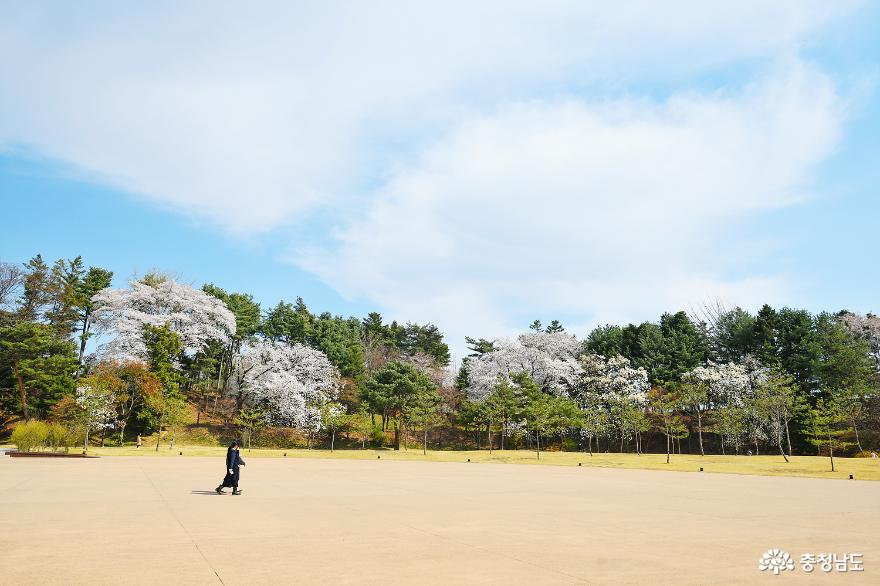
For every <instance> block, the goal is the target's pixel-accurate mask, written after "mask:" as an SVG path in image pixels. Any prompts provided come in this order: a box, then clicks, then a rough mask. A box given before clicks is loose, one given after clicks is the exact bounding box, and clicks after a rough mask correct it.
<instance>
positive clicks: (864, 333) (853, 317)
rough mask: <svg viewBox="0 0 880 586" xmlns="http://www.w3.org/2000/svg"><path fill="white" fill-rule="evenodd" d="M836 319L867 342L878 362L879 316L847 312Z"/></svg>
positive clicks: (879, 348)
mask: <svg viewBox="0 0 880 586" xmlns="http://www.w3.org/2000/svg"><path fill="white" fill-rule="evenodd" d="M837 319H838V320H840V323H842V324H843V325H844V326H846V328H847V329H848V330H849V331H850V332H852V333H853V334H854V335H856V336H858V337H859V338H864V339H865V340H867V341H868V343H869V344H870V345H871V351H872V352H873V353H874V356H875V357H876V358H877V359H878V362H880V316H876V315H874V314H873V313H869V314H867V315H862V314H860V313H852V312H850V311H847V312H844V313H842V314H841V315H840V316H839V317H838V318H837Z"/></svg>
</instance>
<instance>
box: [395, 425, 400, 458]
mask: <svg viewBox="0 0 880 586" xmlns="http://www.w3.org/2000/svg"><path fill="white" fill-rule="evenodd" d="M394 449H395V450H397V451H400V425H399V424H398V423H397V422H396V421H395V422H394Z"/></svg>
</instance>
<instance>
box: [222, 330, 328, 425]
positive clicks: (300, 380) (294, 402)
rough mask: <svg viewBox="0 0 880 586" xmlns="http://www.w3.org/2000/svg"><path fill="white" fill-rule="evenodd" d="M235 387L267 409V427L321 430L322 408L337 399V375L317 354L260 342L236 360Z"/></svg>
mask: <svg viewBox="0 0 880 586" xmlns="http://www.w3.org/2000/svg"><path fill="white" fill-rule="evenodd" d="M233 377H234V385H235V386H236V387H237V390H240V391H242V393H243V394H244V396H246V397H247V398H249V399H250V400H251V401H253V402H254V403H258V404H261V405H264V406H265V407H266V414H267V418H268V420H269V422H270V423H274V424H277V425H287V426H291V427H300V428H304V429H308V430H309V431H310V432H313V431H317V430H319V429H320V428H321V406H322V405H323V404H325V403H327V402H328V401H334V400H336V399H337V398H338V395H339V388H338V384H337V381H338V379H339V373H338V371H337V370H336V368H335V367H334V366H333V365H332V364H331V363H330V361H329V360H328V359H327V356H326V355H325V354H324V353H323V352H321V351H320V350H315V349H314V348H309V347H308V346H304V345H302V344H293V345H290V344H285V343H283V342H270V341H267V340H259V341H256V342H252V343H249V344H247V345H246V346H244V347H243V348H242V351H241V353H240V354H238V355H237V356H236V357H235V374H234V375H233Z"/></svg>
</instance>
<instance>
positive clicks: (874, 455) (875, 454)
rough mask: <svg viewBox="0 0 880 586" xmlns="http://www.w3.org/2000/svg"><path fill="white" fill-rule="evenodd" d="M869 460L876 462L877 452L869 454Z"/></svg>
mask: <svg viewBox="0 0 880 586" xmlns="http://www.w3.org/2000/svg"><path fill="white" fill-rule="evenodd" d="M871 458H873V459H874V460H876V459H877V452H871Z"/></svg>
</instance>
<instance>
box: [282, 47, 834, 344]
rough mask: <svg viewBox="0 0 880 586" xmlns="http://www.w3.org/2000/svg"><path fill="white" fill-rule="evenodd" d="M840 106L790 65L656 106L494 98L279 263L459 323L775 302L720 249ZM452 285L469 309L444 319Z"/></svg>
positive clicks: (790, 175) (759, 278)
mask: <svg viewBox="0 0 880 586" xmlns="http://www.w3.org/2000/svg"><path fill="white" fill-rule="evenodd" d="M841 116H842V112H841V111H840V104H839V99H838V98H837V96H836V94H835V91H834V88H833V86H832V84H831V83H830V81H829V80H828V79H827V78H826V77H824V76H822V75H821V74H819V73H817V72H815V71H812V70H810V69H808V68H805V67H803V66H801V65H798V64H792V65H790V66H789V68H788V69H787V70H786V71H785V72H784V75H783V74H778V75H774V76H772V77H769V78H768V79H766V80H763V81H760V82H757V83H755V84H754V85H752V86H751V87H749V88H747V89H746V90H743V91H738V92H730V93H713V94H707V95H698V94H687V95H676V96H673V97H671V98H669V99H668V100H666V101H663V102H661V103H652V102H647V101H632V100H620V101H610V102H602V103H598V104H596V103H590V102H587V101H584V100H579V99H565V100H554V101H530V102H526V103H521V104H511V105H507V106H505V107H502V108H500V109H499V110H498V111H497V112H496V113H494V114H492V115H490V116H486V117H480V118H474V119H471V120H468V121H466V122H464V123H462V124H460V125H459V126H458V127H457V128H456V129H455V130H453V131H451V132H450V133H449V135H448V136H446V137H444V138H443V139H441V140H439V141H437V142H436V143H434V144H433V145H431V146H429V147H427V148H425V149H424V151H423V152H422V153H421V155H420V156H419V157H418V158H417V160H416V161H415V162H414V163H413V164H411V165H409V166H406V167H404V168H401V169H399V170H398V171H397V172H395V173H394V175H393V176H392V177H391V178H390V179H389V181H388V182H387V184H386V185H384V186H383V188H382V189H381V190H379V192H378V193H376V194H375V196H374V198H373V203H372V205H371V207H370V209H369V211H368V212H367V214H366V215H365V216H364V217H363V218H361V219H358V220H356V221H354V222H352V223H351V224H349V225H348V226H346V228H345V229H344V230H340V231H339V232H338V233H337V235H336V240H337V243H338V245H337V246H335V247H332V248H329V249H323V250H315V249H307V250H303V251H300V253H299V254H298V255H296V258H298V259H299V262H300V263H301V264H302V265H303V266H304V267H305V268H307V269H308V270H310V271H312V272H314V273H316V274H317V275H319V276H320V277H321V278H322V279H323V280H325V281H326V282H328V283H331V284H333V286H335V287H337V288H338V289H340V290H341V291H343V292H344V293H346V294H348V295H351V296H366V297H369V298H372V299H374V300H376V301H378V302H379V303H380V304H382V305H383V306H385V307H389V308H394V309H398V308H405V309H406V310H407V312H409V313H407V314H406V315H415V316H416V317H419V318H424V319H429V318H430V316H434V318H435V319H442V323H444V324H450V327H451V328H452V330H453V331H454V332H455V333H456V334H460V335H464V334H465V333H471V334H489V333H493V332H495V331H498V330H499V329H503V330H506V329H509V328H510V327H511V325H512V324H511V322H510V317H511V316H513V315H517V314H525V315H528V313H529V312H531V314H532V315H536V316H542V315H543V316H547V315H551V316H552V315H554V314H557V315H558V314H563V315H582V316H597V315H601V314H602V312H603V311H608V310H609V309H612V308H613V311H615V313H616V314H617V315H619V316H627V318H629V319H633V318H635V317H640V316H641V317H648V316H651V317H654V316H656V315H657V314H658V313H659V312H661V311H664V310H668V309H674V308H680V307H687V304H688V303H694V302H699V301H701V300H704V299H707V298H709V297H719V298H722V299H726V300H729V301H733V302H738V303H744V304H746V305H754V304H757V303H760V302H764V301H773V300H780V299H782V298H784V297H783V296H784V294H785V293H786V292H788V289H787V284H786V282H785V280H784V279H783V278H782V277H780V276H779V275H774V274H761V273H760V271H758V274H747V275H746V276H744V277H741V278H736V277H732V276H730V275H731V274H733V273H734V271H735V269H736V268H738V267H737V264H739V263H744V264H746V266H747V267H748V268H749V269H750V270H753V271H754V270H755V267H754V265H755V263H754V261H755V260H761V259H760V258H757V259H730V258H729V255H728V254H727V253H726V252H725V249H730V248H733V249H734V250H742V251H746V250H748V244H749V243H748V241H747V240H746V239H745V238H744V237H742V236H739V235H738V234H737V231H738V229H739V228H740V226H741V222H742V220H743V219H744V218H747V217H749V215H751V214H755V213H757V212H761V211H765V210H769V209H775V208H779V207H782V206H785V205H789V204H790V203H791V202H793V201H796V200H798V199H799V198H800V197H802V195H803V193H804V189H805V187H806V184H805V182H806V180H807V179H808V178H809V175H810V171H811V170H812V169H813V168H814V167H815V165H816V164H817V163H819V162H820V161H821V160H822V159H823V158H825V156H826V155H827V154H828V153H829V151H830V150H831V149H832V147H833V146H834V144H835V141H836V139H837V134H838V129H839V127H840V123H841ZM750 260H751V261H752V262H749V261H750ZM468 296H471V298H472V299H474V300H476V301H477V307H478V308H480V309H479V310H478V311H477V312H476V315H472V316H468V319H467V320H464V319H460V317H459V316H461V312H462V311H463V308H465V307H468V305H469V299H468ZM500 307H503V308H505V309H506V312H503V313H501V314H499V312H497V311H495V312H493V311H491V309H492V308H500ZM420 309H424V310H428V309H429V310H430V315H429V314H425V315H421V313H422V311H420ZM646 313H647V315H646ZM438 316H439V317H438ZM505 318H507V319H506V320H505ZM457 328H466V331H464V330H461V329H457ZM481 328H485V329H481Z"/></svg>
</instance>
